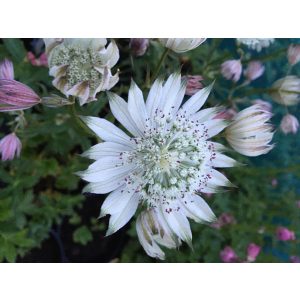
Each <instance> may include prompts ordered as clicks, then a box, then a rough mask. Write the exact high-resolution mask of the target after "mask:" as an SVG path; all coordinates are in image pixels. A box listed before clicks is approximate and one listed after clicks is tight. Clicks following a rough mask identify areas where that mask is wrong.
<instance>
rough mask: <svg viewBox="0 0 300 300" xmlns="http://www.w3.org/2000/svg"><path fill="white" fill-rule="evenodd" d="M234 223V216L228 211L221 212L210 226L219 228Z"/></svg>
mask: <svg viewBox="0 0 300 300" xmlns="http://www.w3.org/2000/svg"><path fill="white" fill-rule="evenodd" d="M235 223H236V220H235V218H234V216H233V215H232V214H230V213H223V214H221V216H220V217H219V218H218V220H217V221H216V222H215V223H213V224H212V225H211V227H213V228H217V229H219V228H221V227H223V226H225V225H229V224H235Z"/></svg>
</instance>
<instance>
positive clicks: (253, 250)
mask: <svg viewBox="0 0 300 300" xmlns="http://www.w3.org/2000/svg"><path fill="white" fill-rule="evenodd" d="M260 249H261V248H260V246H258V245H256V244H254V243H251V244H249V245H248V248H247V260H248V261H249V262H254V261H255V260H256V257H257V256H258V254H259V252H260Z"/></svg>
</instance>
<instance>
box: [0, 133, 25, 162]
mask: <svg viewBox="0 0 300 300" xmlns="http://www.w3.org/2000/svg"><path fill="white" fill-rule="evenodd" d="M21 149H22V144H21V141H20V140H19V138H18V137H17V136H16V135H15V133H11V134H8V135H6V136H5V137H4V138H2V139H1V140H0V153H1V159H2V161H6V160H13V159H14V157H15V156H20V152H21Z"/></svg>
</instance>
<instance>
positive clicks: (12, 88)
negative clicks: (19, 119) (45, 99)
mask: <svg viewBox="0 0 300 300" xmlns="http://www.w3.org/2000/svg"><path fill="white" fill-rule="evenodd" d="M40 101H41V100H40V98H39V96H38V95H37V94H36V93H35V92H34V91H33V90H32V89H31V88H29V87H28V86H27V85H25V84H23V83H21V82H18V81H16V80H7V79H2V80H0V112H1V111H13V110H22V109H27V108H30V107H32V106H34V105H36V104H38V103H40Z"/></svg>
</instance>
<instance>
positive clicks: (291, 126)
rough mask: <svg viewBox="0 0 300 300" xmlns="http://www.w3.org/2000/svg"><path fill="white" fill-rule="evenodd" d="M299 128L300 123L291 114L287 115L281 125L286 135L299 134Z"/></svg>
mask: <svg viewBox="0 0 300 300" xmlns="http://www.w3.org/2000/svg"><path fill="white" fill-rule="evenodd" d="M298 128H299V122H298V120H297V118H296V117H295V116H293V115H291V114H286V115H285V116H284V117H283V118H282V120H281V123H280V129H281V130H282V132H283V133H284V134H288V133H293V134H295V133H297V131H298Z"/></svg>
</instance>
